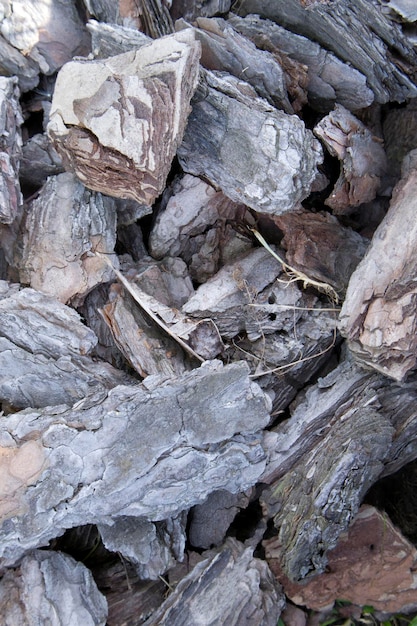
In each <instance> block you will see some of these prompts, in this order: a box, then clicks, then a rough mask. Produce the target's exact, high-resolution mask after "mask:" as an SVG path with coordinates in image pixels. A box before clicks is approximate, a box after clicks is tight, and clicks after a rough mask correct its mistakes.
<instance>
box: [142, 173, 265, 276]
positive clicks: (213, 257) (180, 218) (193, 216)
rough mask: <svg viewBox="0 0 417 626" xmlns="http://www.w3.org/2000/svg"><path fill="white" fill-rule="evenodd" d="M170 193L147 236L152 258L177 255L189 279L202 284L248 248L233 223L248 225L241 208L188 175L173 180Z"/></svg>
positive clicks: (247, 213) (245, 213)
mask: <svg viewBox="0 0 417 626" xmlns="http://www.w3.org/2000/svg"><path fill="white" fill-rule="evenodd" d="M170 191H171V193H172V195H171V197H170V198H169V200H168V202H167V203H166V206H165V207H162V210H160V211H159V212H158V214H157V216H156V219H155V223H154V225H153V228H152V231H151V234H150V237H149V247H150V252H151V254H152V256H153V257H155V258H157V259H162V258H164V257H166V256H168V257H174V256H180V257H181V258H182V259H183V260H184V261H185V262H186V263H187V266H188V269H189V272H190V276H191V278H192V279H193V280H195V281H197V282H199V283H204V282H206V280H208V278H210V277H211V276H213V275H214V274H215V273H216V272H217V271H218V270H219V269H220V268H221V267H222V265H224V264H225V263H227V262H228V261H231V260H232V259H233V257H236V256H238V255H239V254H240V253H244V252H245V251H248V250H249V249H250V248H251V247H252V244H251V242H250V241H249V239H245V238H244V237H242V236H240V235H238V233H237V232H236V230H235V228H237V227H238V226H236V224H237V225H239V224H240V223H244V224H249V223H251V216H250V214H249V212H248V210H247V209H246V207H244V205H242V204H240V203H236V202H233V201H232V200H230V199H229V198H227V196H225V195H224V194H223V193H222V192H221V191H216V189H214V187H212V186H211V185H208V184H207V183H206V182H204V181H203V180H201V179H200V178H197V177H195V176H191V175H190V174H186V175H185V176H183V177H182V178H181V179H179V180H177V181H176V182H175V183H174V184H173V185H172V187H171V190H170ZM252 221H253V220H252ZM234 226H235V228H234Z"/></svg>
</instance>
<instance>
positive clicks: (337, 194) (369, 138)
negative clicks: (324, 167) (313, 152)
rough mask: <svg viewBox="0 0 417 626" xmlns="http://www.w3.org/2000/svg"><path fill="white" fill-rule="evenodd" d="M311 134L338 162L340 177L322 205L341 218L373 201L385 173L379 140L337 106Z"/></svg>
mask: <svg viewBox="0 0 417 626" xmlns="http://www.w3.org/2000/svg"><path fill="white" fill-rule="evenodd" d="M314 134H315V135H316V136H317V137H319V139H321V140H322V141H323V143H324V145H325V146H326V148H327V149H328V151H329V152H330V154H331V155H332V156H336V157H337V158H338V159H339V161H341V171H340V176H339V178H338V180H337V181H336V184H335V186H334V189H333V191H332V193H331V194H330V196H329V197H328V198H327V199H326V200H325V204H327V206H329V207H330V208H331V209H333V212H334V213H335V214H336V215H344V214H347V213H351V212H352V211H354V210H355V208H356V207H357V206H359V205H360V204H364V203H365V202H370V201H371V200H373V199H374V198H375V196H376V194H377V192H378V189H379V187H380V183H381V178H382V177H383V176H384V174H386V172H387V157H386V155H385V151H384V148H383V146H382V141H381V139H379V138H378V137H375V136H374V135H372V133H371V132H370V130H369V129H368V128H366V126H365V125H364V124H362V122H360V121H359V120H358V119H357V118H356V117H355V116H354V115H352V113H350V112H349V111H348V110H347V109H345V108H344V107H342V106H341V105H340V104H337V105H336V106H335V108H334V110H333V111H331V113H329V115H327V116H326V117H325V118H323V119H322V120H321V121H320V122H319V123H318V124H317V125H316V126H315V127H314Z"/></svg>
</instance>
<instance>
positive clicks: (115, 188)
mask: <svg viewBox="0 0 417 626" xmlns="http://www.w3.org/2000/svg"><path fill="white" fill-rule="evenodd" d="M199 54H200V45H199V43H198V42H196V41H195V40H194V36H193V33H192V31H190V30H187V31H185V32H182V33H176V34H175V35H171V36H168V37H164V38H162V39H158V40H156V41H153V42H152V43H150V44H148V45H145V46H142V48H140V51H138V50H133V51H131V52H126V53H125V54H122V55H118V56H115V57H111V58H110V59H107V60H102V61H72V62H71V63H68V64H67V65H65V67H64V68H62V70H61V71H60V73H59V75H58V78H57V82H56V86H55V92H54V98H53V101H52V109H51V116H50V122H49V125H48V132H49V135H50V137H51V138H52V140H53V142H54V144H55V147H56V149H57V151H58V152H59V153H60V155H61V156H62V159H63V162H64V164H65V166H66V167H67V168H69V169H72V170H74V171H75V173H76V174H77V176H78V177H79V178H80V179H81V180H82V181H83V182H84V184H86V185H87V186H88V187H90V188H91V189H94V190H96V191H101V192H103V193H107V194H109V195H112V196H117V197H122V198H133V199H134V200H137V201H138V202H139V203H142V204H149V205H150V204H152V203H153V202H154V200H155V198H156V197H157V196H158V195H159V194H160V193H161V191H162V190H163V188H164V186H165V182H166V177H167V175H168V172H169V169H170V167H171V162H172V159H173V157H174V155H175V152H176V149H177V147H178V145H179V143H180V142H181V139H182V135H183V132H184V127H185V125H186V122H187V116H188V113H189V111H190V105H189V102H190V99H191V97H192V95H193V93H194V90H195V88H196V86H197V80H198V58H199Z"/></svg>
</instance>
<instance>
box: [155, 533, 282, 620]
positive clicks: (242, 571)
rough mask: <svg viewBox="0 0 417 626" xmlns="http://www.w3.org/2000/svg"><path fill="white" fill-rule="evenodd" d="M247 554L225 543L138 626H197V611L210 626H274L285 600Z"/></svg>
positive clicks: (237, 545) (240, 547)
mask: <svg viewBox="0 0 417 626" xmlns="http://www.w3.org/2000/svg"><path fill="white" fill-rule="evenodd" d="M252 552H253V551H252V548H246V549H244V547H243V545H242V544H240V543H239V542H237V541H234V540H230V539H229V540H228V541H227V542H226V543H225V545H224V546H223V548H222V550H221V551H220V552H214V553H212V554H208V555H207V557H206V558H205V559H204V560H203V561H201V563H198V564H197V565H196V566H195V567H194V568H193V569H192V570H191V572H190V574H188V575H187V576H186V577H185V578H183V579H182V580H181V581H180V583H179V584H178V585H177V587H176V589H175V591H174V592H173V593H172V594H171V595H170V596H169V597H168V598H167V600H165V602H164V603H163V604H162V605H161V607H160V608H159V609H158V610H157V611H155V613H154V614H153V615H152V616H151V617H150V618H149V619H148V620H147V621H146V622H145V624H144V626H168V624H169V626H180V624H197V623H198V622H199V621H201V610H202V607H204V608H205V611H204V619H205V620H207V623H210V624H230V626H238V625H240V624H242V625H243V624H247V623H250V624H251V625H252V624H253V626H261V625H262V626H275V625H276V623H277V620H278V618H279V616H280V614H281V611H282V609H283V608H284V603H285V598H284V596H283V595H282V592H281V589H280V587H279V586H278V585H277V584H276V583H275V582H274V579H273V577H272V575H271V572H270V570H269V569H268V567H267V566H266V564H265V562H264V561H261V560H260V559H256V558H254V557H253V556H252Z"/></svg>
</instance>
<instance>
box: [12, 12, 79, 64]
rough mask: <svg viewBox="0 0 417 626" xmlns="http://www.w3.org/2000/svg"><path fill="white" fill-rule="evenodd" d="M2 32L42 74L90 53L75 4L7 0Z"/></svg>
mask: <svg viewBox="0 0 417 626" xmlns="http://www.w3.org/2000/svg"><path fill="white" fill-rule="evenodd" d="M4 4H5V13H4V17H3V20H2V22H1V34H2V35H3V37H4V38H5V39H6V40H7V41H8V42H9V43H10V44H11V45H12V46H14V47H15V48H17V50H20V51H21V52H23V53H24V54H25V56H27V57H29V59H32V60H33V61H35V62H36V63H37V64H38V65H39V68H40V71H41V72H42V73H43V74H53V73H54V72H56V71H57V70H58V69H59V68H60V67H62V65H64V63H66V62H67V61H69V60H70V59H72V57H73V56H76V55H82V54H87V53H88V52H89V47H90V38H89V36H88V33H87V30H86V29H85V26H84V24H82V22H81V19H80V17H79V15H78V12H77V9H76V7H75V3H73V2H62V1H60V0H52V1H51V2H48V3H39V2H38V1H37V0H7V1H6V3H4Z"/></svg>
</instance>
